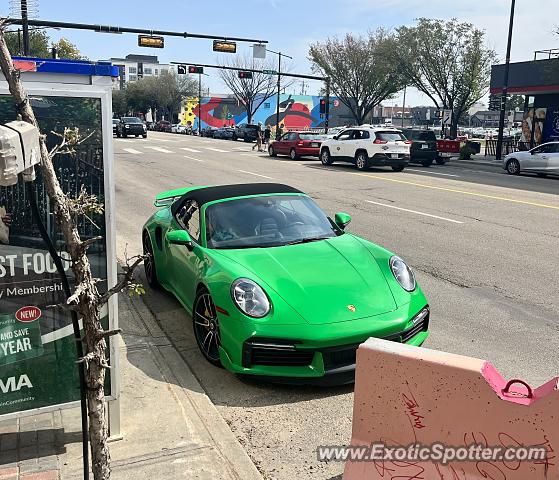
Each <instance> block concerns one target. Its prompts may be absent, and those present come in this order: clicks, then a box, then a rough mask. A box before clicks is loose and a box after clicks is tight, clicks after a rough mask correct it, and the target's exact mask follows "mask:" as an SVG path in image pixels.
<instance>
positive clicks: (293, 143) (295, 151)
mask: <svg viewBox="0 0 559 480" xmlns="http://www.w3.org/2000/svg"><path fill="white" fill-rule="evenodd" d="M325 138H326V135H323V134H320V133H312V132H287V133H286V134H285V135H283V136H282V137H281V138H280V139H279V140H276V141H274V142H272V143H271V144H270V146H269V147H268V153H269V154H270V157H275V156H276V155H289V156H290V157H291V159H292V160H297V159H298V158H299V157H307V156H308V157H318V156H319V155H320V145H321V144H322V140H324V139H325Z"/></svg>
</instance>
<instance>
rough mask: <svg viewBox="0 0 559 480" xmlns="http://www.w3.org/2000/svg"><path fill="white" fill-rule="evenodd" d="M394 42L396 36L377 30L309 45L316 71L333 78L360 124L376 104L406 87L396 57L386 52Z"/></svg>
mask: <svg viewBox="0 0 559 480" xmlns="http://www.w3.org/2000/svg"><path fill="white" fill-rule="evenodd" d="M393 44H394V36H393V35H391V34H389V33H388V32H387V31H386V30H384V29H377V30H375V31H371V32H369V33H368V34H367V36H361V35H353V34H351V33H348V34H346V36H345V37H344V38H342V39H338V38H329V39H328V40H326V41H325V42H317V43H314V44H312V45H311V46H310V48H309V60H310V61H311V62H312V68H313V70H314V71H315V72H317V73H320V74H321V75H324V76H325V77H329V78H330V81H331V89H332V92H333V93H334V94H335V95H337V96H338V98H339V99H340V102H342V103H343V104H344V105H345V106H347V107H348V108H349V109H350V111H351V113H352V114H353V117H354V118H355V121H356V122H357V123H358V124H359V125H361V124H362V123H363V122H364V121H365V118H366V117H367V115H369V114H370V113H371V112H372V111H373V109H374V108H375V106H377V105H378V104H379V103H380V102H382V101H383V100H386V99H389V98H392V97H393V96H394V94H395V93H397V92H398V91H400V90H401V89H402V88H403V83H402V79H401V75H400V73H399V71H398V70H397V68H396V67H395V63H394V60H393V56H392V54H390V55H387V52H388V51H389V46H390V45H393Z"/></svg>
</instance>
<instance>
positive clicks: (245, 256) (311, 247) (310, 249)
mask: <svg viewBox="0 0 559 480" xmlns="http://www.w3.org/2000/svg"><path fill="white" fill-rule="evenodd" d="M214 252H219V255H223V256H225V257H226V258H228V259H229V260H231V261H234V262H236V263H238V264H240V265H241V266H243V267H244V268H245V269H247V270H249V271H250V272H252V273H253V274H254V276H253V277H252V279H253V280H255V281H256V282H258V283H260V285H261V286H262V288H264V289H265V290H267V289H270V288H271V289H273V290H274V291H275V293H276V294H277V295H279V296H281V297H282V298H283V300H284V301H286V302H287V303H288V304H289V305H290V306H291V307H292V308H294V309H295V310H296V311H297V312H298V313H299V314H300V315H301V316H302V317H303V318H304V319H305V320H306V321H307V322H308V323H310V324H313V325H320V324H328V323H335V322H344V321H349V320H356V319H358V318H364V317H370V316H374V315H380V314H382V313H386V312H389V311H392V310H395V309H396V303H395V300H394V297H393V295H392V292H391V291H390V287H389V286H388V284H387V282H386V279H385V278H384V275H383V273H382V272H381V270H380V268H379V266H378V264H377V262H376V261H375V259H374V258H373V256H372V254H371V253H370V252H369V251H368V250H367V249H366V248H365V246H364V245H362V244H361V243H360V242H359V241H358V240H357V239H356V238H354V237H353V236H352V235H350V234H344V235H341V236H339V237H335V238H331V239H328V240H321V241H317V242H312V243H306V244H299V245H289V246H283V247H272V248H249V249H238V250H237V249H236V250H214Z"/></svg>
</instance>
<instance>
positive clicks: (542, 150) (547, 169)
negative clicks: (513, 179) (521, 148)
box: [503, 142, 559, 177]
mask: <svg viewBox="0 0 559 480" xmlns="http://www.w3.org/2000/svg"><path fill="white" fill-rule="evenodd" d="M503 168H504V169H505V170H506V171H507V173H508V174H510V175H519V174H520V173H521V172H527V173H530V172H531V173H537V174H538V175H539V176H540V177H545V176H546V175H559V142H549V143H544V144H542V145H539V146H537V147H536V148H533V149H532V150H528V151H526V152H514V153H509V154H508V155H507V156H506V157H505V159H504V160H503Z"/></svg>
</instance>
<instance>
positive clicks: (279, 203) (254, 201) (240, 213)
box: [206, 195, 341, 249]
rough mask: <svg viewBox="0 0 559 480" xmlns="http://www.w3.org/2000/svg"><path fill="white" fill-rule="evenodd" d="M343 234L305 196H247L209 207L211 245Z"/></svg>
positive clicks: (255, 243)
mask: <svg viewBox="0 0 559 480" xmlns="http://www.w3.org/2000/svg"><path fill="white" fill-rule="evenodd" d="M340 234H341V232H340V231H339V230H338V229H337V228H336V227H334V226H333V225H332V223H331V222H330V220H328V217H326V215H325V214H324V212H323V211H322V210H321V209H320V208H319V207H318V206H317V205H316V204H315V203H314V202H313V201H312V200H311V199H310V198H309V197H306V196H300V195H271V196H261V197H253V198H244V199H239V200H229V201H226V202H221V203H216V204H214V205H210V206H209V207H208V208H207V209H206V240H207V245H208V248H216V249H224V248H256V247H279V246H282V245H290V244H296V243H306V242H311V241H318V240H322V239H325V238H331V237H335V236H337V235H340Z"/></svg>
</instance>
